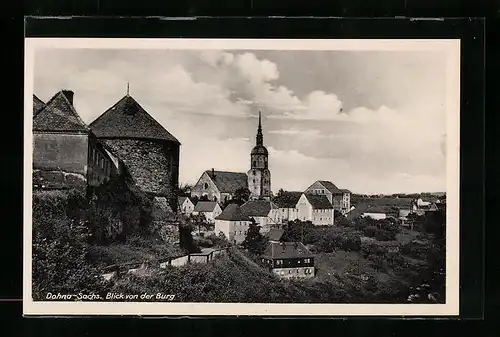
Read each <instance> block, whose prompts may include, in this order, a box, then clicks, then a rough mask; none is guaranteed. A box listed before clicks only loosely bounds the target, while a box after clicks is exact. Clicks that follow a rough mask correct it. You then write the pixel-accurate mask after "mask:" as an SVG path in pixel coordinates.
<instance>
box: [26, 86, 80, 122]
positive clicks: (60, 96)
mask: <svg viewBox="0 0 500 337" xmlns="http://www.w3.org/2000/svg"><path fill="white" fill-rule="evenodd" d="M33 130H35V131H69V132H88V131H89V128H88V126H87V125H86V124H85V122H84V121H83V120H82V119H81V118H80V116H79V115H78V113H77V112H76V110H75V108H74V107H73V105H72V104H71V103H70V101H69V100H68V97H67V91H65V90H61V91H59V92H58V93H56V94H55V95H54V96H53V97H52V98H51V99H50V100H49V101H48V102H47V103H46V104H45V107H43V108H42V109H41V110H39V111H38V113H37V114H36V116H35V117H34V118H33Z"/></svg>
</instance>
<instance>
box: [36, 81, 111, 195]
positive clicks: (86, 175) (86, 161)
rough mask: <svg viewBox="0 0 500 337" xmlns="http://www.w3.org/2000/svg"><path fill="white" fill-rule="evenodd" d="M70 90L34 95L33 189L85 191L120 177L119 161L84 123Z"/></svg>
mask: <svg viewBox="0 0 500 337" xmlns="http://www.w3.org/2000/svg"><path fill="white" fill-rule="evenodd" d="M73 97H74V93H73V91H71V90H61V91H59V92H57V93H56V94H55V95H54V96H53V97H52V98H51V99H50V100H49V101H47V103H43V102H42V101H41V100H40V99H39V98H38V97H36V96H33V115H34V117H33V188H34V189H66V188H76V189H80V190H86V189H87V188H88V187H89V186H92V187H96V186H99V185H102V184H104V183H105V182H107V181H109V180H110V179H111V177H112V176H114V175H115V174H119V172H120V165H121V164H120V162H119V161H118V159H117V158H115V157H114V155H113V154H112V153H110V152H109V151H108V150H107V149H106V147H105V146H104V144H102V143H101V142H100V141H99V140H98V138H97V137H96V135H95V133H94V132H93V131H92V130H91V129H90V128H89V127H88V126H87V125H86V124H85V123H84V122H83V120H82V119H81V118H80V116H79V115H78V113H77V112H76V110H75V107H74V106H73Z"/></svg>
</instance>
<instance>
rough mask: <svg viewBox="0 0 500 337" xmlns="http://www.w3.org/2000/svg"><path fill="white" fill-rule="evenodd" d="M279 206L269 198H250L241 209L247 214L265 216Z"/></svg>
mask: <svg viewBox="0 0 500 337" xmlns="http://www.w3.org/2000/svg"><path fill="white" fill-rule="evenodd" d="M277 208H278V207H277V206H276V205H275V204H274V203H273V202H271V201H268V200H249V201H247V202H245V203H244V204H243V205H241V211H242V212H243V214H245V215H247V216H255V217H264V216H268V215H269V212H270V211H271V210H272V209H277Z"/></svg>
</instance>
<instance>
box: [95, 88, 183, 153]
mask: <svg viewBox="0 0 500 337" xmlns="http://www.w3.org/2000/svg"><path fill="white" fill-rule="evenodd" d="M90 128H91V129H92V131H93V132H94V133H95V134H96V136H97V137H99V138H141V139H144V138H146V139H158V140H168V141H172V142H175V143H178V144H180V143H179V141H178V140H177V139H176V138H175V137H174V136H173V135H172V134H170V133H169V132H168V131H167V130H166V129H165V128H164V127H163V126H162V125H161V124H160V123H158V122H157V121H156V120H155V119H154V118H153V117H151V115H150V114H148V113H147V112H146V110H144V108H143V107H142V106H141V105H140V104H139V103H137V101H136V100H135V99H133V98H132V97H131V96H129V95H126V96H124V97H123V98H122V99H120V100H119V101H118V102H117V103H115V104H114V105H113V106H112V107H110V108H109V109H108V110H106V111H105V112H104V113H103V114H102V115H101V116H99V117H97V119H95V120H94V121H93V122H92V123H91V124H90Z"/></svg>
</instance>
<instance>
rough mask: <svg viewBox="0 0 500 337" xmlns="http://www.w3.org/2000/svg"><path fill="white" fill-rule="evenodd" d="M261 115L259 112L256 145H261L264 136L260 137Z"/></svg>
mask: <svg viewBox="0 0 500 337" xmlns="http://www.w3.org/2000/svg"><path fill="white" fill-rule="evenodd" d="M260 115H261V113H260V111H259V127H258V128H257V145H263V143H264V136H263V135H262V123H261V116H260Z"/></svg>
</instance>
